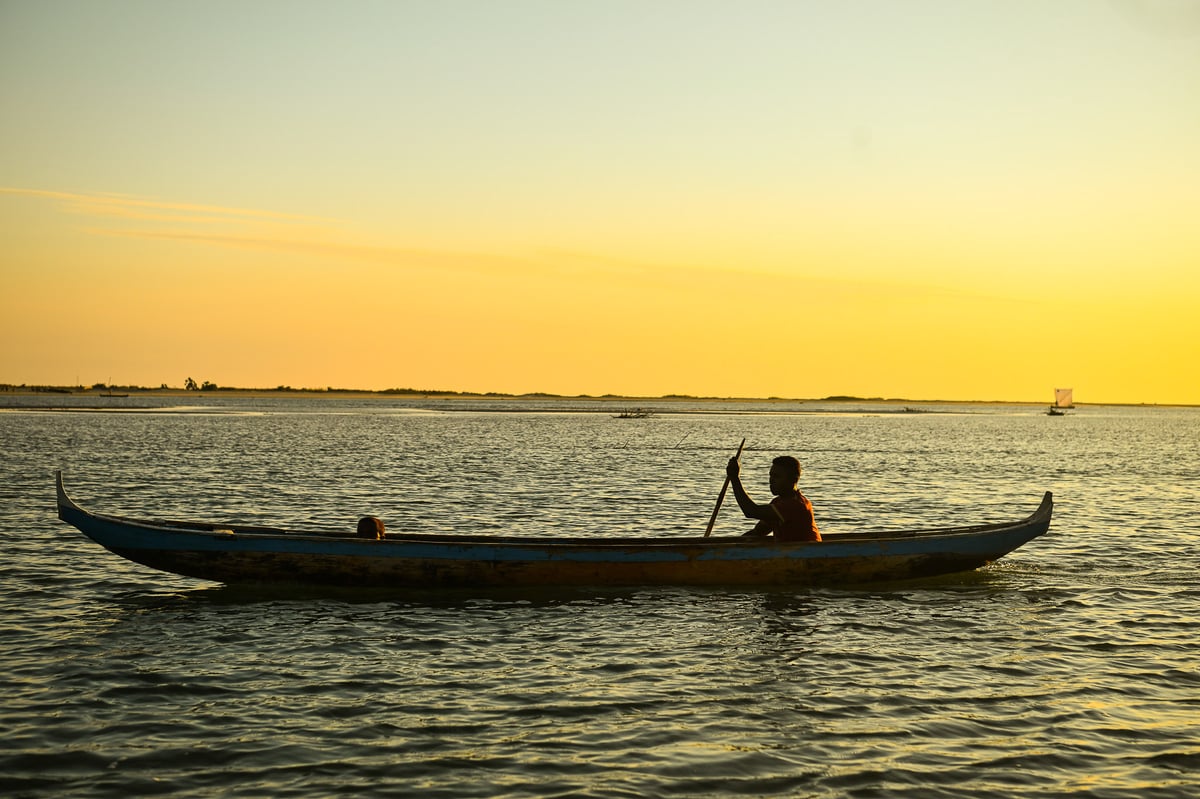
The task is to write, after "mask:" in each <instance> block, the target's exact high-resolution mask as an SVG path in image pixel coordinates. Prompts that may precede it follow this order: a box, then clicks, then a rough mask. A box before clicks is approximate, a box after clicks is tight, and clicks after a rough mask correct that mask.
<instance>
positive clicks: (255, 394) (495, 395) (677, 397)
mask: <svg viewBox="0 0 1200 799" xmlns="http://www.w3.org/2000/svg"><path fill="white" fill-rule="evenodd" d="M6 395H7V396H46V395H51V396H53V395H64V396H76V397H94V398H99V399H120V398H126V397H177V398H195V399H199V398H203V397H226V398H229V397H244V398H250V399H266V398H271V397H293V398H305V399H393V400H394V399H418V400H432V399H438V400H470V401H476V402H478V401H489V400H495V401H512V400H539V401H546V402H554V401H563V402H581V401H592V402H623V403H627V404H636V403H644V402H658V403H664V402H666V403H671V402H761V403H779V404H783V403H854V402H871V403H878V404H886V405H1020V406H1030V405H1031V406H1041V405H1049V404H1050V403H1048V402H1043V401H1020V400H925V399H920V400H918V399H903V398H896V397H855V396H843V395H835V396H830V397H707V396H692V395H687V394H666V395H663V396H660V397H647V396H628V395H620V394H599V395H596V394H574V395H571V394H547V393H541V392H531V393H527V394H504V393H500V392H487V393H478V392H470V391H437V390H428V391H426V390H416V389H407V388H403V389H383V390H380V391H372V390H369V389H343V388H325V389H319V388H291V387H289V386H283V387H280V388H235V387H227V386H220V387H216V388H200V389H183V388H170V387H168V388H145V387H142V386H107V387H103V388H96V387H92V388H87V387H83V386H29V385H20V386H18V385H12V384H0V396H6ZM1089 405H1090V406H1111V407H1131V408H1138V407H1147V408H1196V407H1200V405H1189V404H1180V403H1152V402H1091V403H1088V402H1077V403H1076V406H1078V407H1085V406H1089Z"/></svg>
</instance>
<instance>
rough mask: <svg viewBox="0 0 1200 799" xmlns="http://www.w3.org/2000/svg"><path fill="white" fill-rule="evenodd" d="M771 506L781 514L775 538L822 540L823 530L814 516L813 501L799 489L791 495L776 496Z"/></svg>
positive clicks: (781, 539)
mask: <svg viewBox="0 0 1200 799" xmlns="http://www.w3.org/2000/svg"><path fill="white" fill-rule="evenodd" d="M771 507H772V508H774V509H775V513H776V515H778V516H779V523H778V524H776V525H775V538H776V539H778V540H780V541H820V540H821V531H820V530H818V529H817V522H816V520H815V519H814V518H813V509H812V503H811V502H809V501H808V497H806V496H804V495H803V494H801V493H800V492H799V491H797V492H795V493H794V494H791V495H784V496H781V497H775V499H773V500H771Z"/></svg>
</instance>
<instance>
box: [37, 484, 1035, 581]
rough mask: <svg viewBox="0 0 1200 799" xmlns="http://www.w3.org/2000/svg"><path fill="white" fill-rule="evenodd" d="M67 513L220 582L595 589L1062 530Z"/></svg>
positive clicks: (105, 536) (783, 575) (124, 553)
mask: <svg viewBox="0 0 1200 799" xmlns="http://www.w3.org/2000/svg"><path fill="white" fill-rule="evenodd" d="M55 487H56V490H57V494H58V517H59V518H60V519H62V520H63V521H64V522H67V523H68V524H71V525H73V526H75V527H77V528H78V529H79V530H80V531H81V532H82V533H83V534H84V535H86V536H87V537H88V538H90V539H92V540H93V541H95V542H96V543H98V544H100V545H101V546H103V547H104V548H106V549H108V550H109V551H111V552H114V553H116V554H117V555H120V556H121V557H123V558H126V559H128V560H131V561H133V562H134V563H140V564H142V565H144V566H149V567H151V568H154V569H159V570H161V571H166V572H173V573H175V574H182V575H185V576H187V577H195V578H198V579H201V580H212V581H215V582H220V583H285V584H286V583H291V584H306V585H329V586H348V587H361V588H455V587H457V588H488V587H491V588H497V587H530V586H582V585H624V586H635V585H691V586H695V585H714V586H720V585H726V586H734V585H741V586H788V587H804V586H809V585H843V584H854V583H871V582H885V581H894V580H907V579H912V578H918V577H935V576H938V575H942V574H952V573H954V572H962V571H970V570H972V569H977V568H979V567H980V566H984V565H986V564H988V563H991V562H992V561H995V560H998V559H1000V558H1002V557H1003V556H1005V555H1007V554H1008V553H1009V552H1012V551H1013V550H1014V549H1016V548H1017V547H1019V546H1021V545H1022V544H1025V543H1027V542H1029V541H1032V540H1033V539H1034V538H1037V537H1038V536H1040V535H1042V534H1043V533H1045V532H1046V530H1047V529H1048V528H1049V527H1050V516H1051V513H1052V512H1053V508H1054V501H1053V499H1052V497H1051V494H1050V492H1049V491H1047V492H1046V493H1045V495H1044V496H1043V497H1042V502H1041V504H1040V505H1039V506H1038V508H1037V510H1036V511H1034V512H1033V513H1032V514H1031V515H1030V516H1028V517H1026V518H1024V519H1020V520H1019V521H1011V522H1002V523H998V524H981V525H975V526H970V527H944V528H940V529H925V530H893V531H888V532H857V533H855V532H850V533H826V534H825V538H824V541H820V542H793V541H776V540H775V539H774V538H773V537H768V538H749V537H745V536H728V537H724V536H723V537H716V536H714V537H712V538H708V537H703V538H702V537H700V536H693V537H686V538H685V537H672V536H654V535H648V536H638V537H624V538H603V537H587V538H564V537H554V536H536V537H535V536H521V537H518V536H489V535H444V534H432V535H430V534H422V535H416V534H412V533H405V532H395V533H393V532H388V533H387V534H386V535H385V536H384V537H383V538H360V537H358V536H357V535H356V534H355V533H353V532H349V531H346V532H341V531H333V530H326V531H317V530H282V529H278V528H271V527H255V526H247V525H237V524H220V523H217V524H213V523H208V522H181V521H162V520H138V519H129V518H124V517H121V516H109V515H106V514H99V513H91V512H89V511H86V510H84V509H83V508H81V507H79V506H78V505H76V504H75V502H74V501H73V500H72V499H71V498H70V497H69V496H67V492H66V489H65V488H64V487H63V480H62V473H61V472H56V473H55Z"/></svg>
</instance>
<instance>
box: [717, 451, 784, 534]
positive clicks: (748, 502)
mask: <svg viewBox="0 0 1200 799" xmlns="http://www.w3.org/2000/svg"><path fill="white" fill-rule="evenodd" d="M741 472H742V465H741V464H740V463H738V459H737V458H730V459H729V464H728V465H727V466H726V467H725V475H726V476H727V477H728V478H729V487H730V488H732V489H733V498H734V499H736V500H737V504H738V507H739V508H741V509H742V514H743V515H744V516H745V517H746V518H747V519H759V520H760V521H770V522H774V521H775V519H776V518H777V517H778V514H777V513H776V512H775V509H774V508H772V507H771V506H770V505H759V504H758V503H757V502H755V501H754V500H752V499H751V498H750V495H749V494H747V493H746V489H745V488H744V487H743V486H742V476H741ZM755 529H756V530H757V529H758V527H757V526H756V527H755Z"/></svg>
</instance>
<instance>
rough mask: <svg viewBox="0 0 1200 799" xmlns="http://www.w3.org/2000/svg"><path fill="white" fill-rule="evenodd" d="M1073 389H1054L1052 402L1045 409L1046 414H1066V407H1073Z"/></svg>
mask: <svg viewBox="0 0 1200 799" xmlns="http://www.w3.org/2000/svg"><path fill="white" fill-rule="evenodd" d="M1074 394H1075V391H1074V389H1070V388H1056V389H1054V404H1053V405H1051V406H1050V408H1049V410H1047V411H1046V415H1047V416H1066V415H1067V409H1068V408H1074V407H1075V399H1074Z"/></svg>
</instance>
